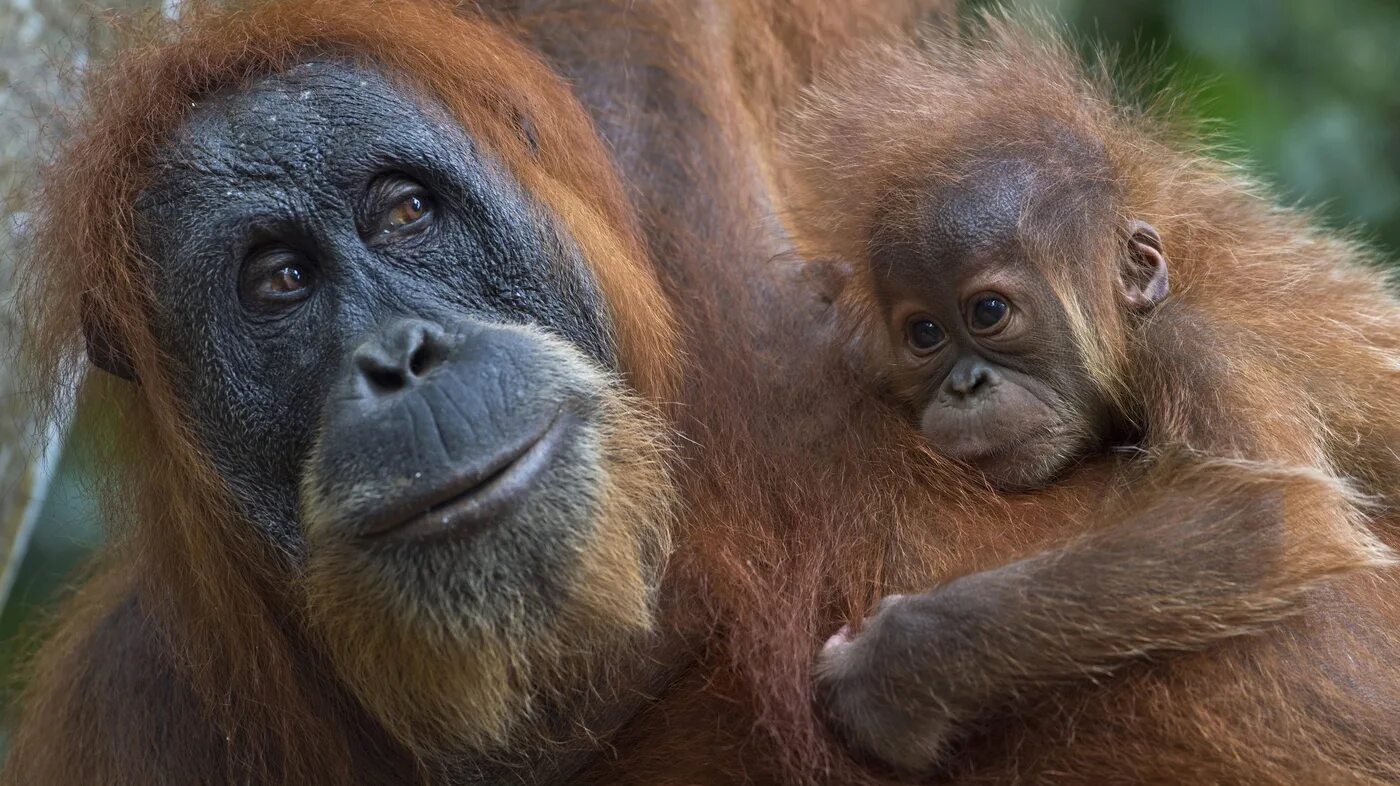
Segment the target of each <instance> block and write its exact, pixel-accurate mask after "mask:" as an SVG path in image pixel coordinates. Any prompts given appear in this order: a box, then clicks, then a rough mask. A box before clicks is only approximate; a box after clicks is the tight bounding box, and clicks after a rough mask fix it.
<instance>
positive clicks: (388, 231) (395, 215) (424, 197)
mask: <svg viewBox="0 0 1400 786" xmlns="http://www.w3.org/2000/svg"><path fill="white" fill-rule="evenodd" d="M370 194H371V197H370V200H371V204H372V205H378V206H379V208H378V209H377V210H374V211H372V213H371V215H373V216H375V217H374V218H373V221H372V223H371V228H370V230H369V233H368V234H367V235H366V236H365V239H366V240H368V241H370V242H374V241H379V240H389V239H391V238H394V237H400V236H406V235H413V234H417V233H418V232H421V231H423V230H424V229H427V228H428V226H429V225H430V224H432V222H433V208H434V204H433V198H432V196H431V195H430V194H429V193H428V190H427V189H426V188H424V187H423V186H421V185H419V184H418V183H416V182H414V181H413V180H410V179H408V178H405V177H398V176H395V177H390V178H386V179H384V180H381V181H380V182H379V183H377V184H375V185H374V186H373V187H372V188H371V191H370Z"/></svg>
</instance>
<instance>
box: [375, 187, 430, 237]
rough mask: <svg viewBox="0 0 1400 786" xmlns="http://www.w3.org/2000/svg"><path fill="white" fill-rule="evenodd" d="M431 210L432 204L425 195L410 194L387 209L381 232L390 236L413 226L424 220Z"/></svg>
mask: <svg viewBox="0 0 1400 786" xmlns="http://www.w3.org/2000/svg"><path fill="white" fill-rule="evenodd" d="M432 210H433V208H432V202H431V201H429V200H428V197H427V195H426V194H410V195H409V196H407V197H404V198H403V199H402V200H400V201H399V203H398V204H396V205H394V206H393V207H392V208H390V209H389V212H388V214H387V215H385V217H384V224H383V229H382V232H383V233H384V234H390V233H392V232H397V231H400V230H403V229H407V228H408V227H411V226H414V225H415V224H417V223H418V222H419V221H422V220H424V219H426V218H427V217H428V215H429V214H430V213H432Z"/></svg>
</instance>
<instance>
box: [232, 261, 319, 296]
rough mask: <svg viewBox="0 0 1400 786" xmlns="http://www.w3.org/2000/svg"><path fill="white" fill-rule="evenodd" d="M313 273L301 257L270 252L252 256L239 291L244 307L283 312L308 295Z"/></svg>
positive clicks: (245, 269)
mask: <svg viewBox="0 0 1400 786" xmlns="http://www.w3.org/2000/svg"><path fill="white" fill-rule="evenodd" d="M313 283H314V282H313V273H312V269H311V266H310V264H308V263H307V261H306V260H305V259H303V258H302V257H301V255H299V254H297V253H296V252H293V251H290V250H288V249H274V250H270V251H265V252H262V253H260V254H257V255H255V256H253V257H252V258H251V259H250V260H249V262H248V264H247V265H246V266H245V268H244V272H243V282H242V285H241V286H240V287H239V288H240V290H241V292H242V297H243V302H244V305H246V306H247V307H249V308H251V309H254V310H258V311H272V310H277V309H279V308H285V307H287V306H289V305H291V304H293V303H297V302H299V301H301V300H304V299H306V297H307V296H309V295H310V294H311V287H312V284H313Z"/></svg>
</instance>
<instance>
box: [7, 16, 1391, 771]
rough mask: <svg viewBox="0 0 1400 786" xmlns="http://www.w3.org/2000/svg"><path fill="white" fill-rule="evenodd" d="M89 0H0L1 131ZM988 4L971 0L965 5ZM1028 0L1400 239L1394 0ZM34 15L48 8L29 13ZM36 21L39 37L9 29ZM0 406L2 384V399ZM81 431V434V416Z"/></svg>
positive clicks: (42, 559) (71, 520)
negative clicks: (46, 54) (43, 52)
mask: <svg viewBox="0 0 1400 786" xmlns="http://www.w3.org/2000/svg"><path fill="white" fill-rule="evenodd" d="M830 1H831V2H838V1H839V0H830ZM167 2H168V0H167ZM116 4H121V3H116ZM85 5H86V4H80V3H65V2H63V1H62V0H48V2H44V1H43V0H37V1H36V2H31V0H0V112H8V113H10V115H9V116H8V117H0V119H3V120H4V121H5V123H4V125H5V126H6V127H7V128H8V127H10V126H11V124H27V125H26V126H25V128H22V129H21V131H28V135H27V136H26V135H24V134H20V135H19V136H15V135H14V133H12V132H10V131H7V134H8V136H7V139H8V140H14V139H28V138H31V137H33V136H34V133H33V130H34V129H37V128H39V121H40V120H42V118H39V117H34V116H32V115H33V113H32V112H31V113H30V116H21V115H19V114H14V111H15V108H16V106H17V105H18V104H17V102H16V101H15V100H14V99H15V98H16V97H19V98H20V99H23V98H24V97H25V96H26V95H28V93H29V91H32V89H33V88H34V87H35V86H34V85H32V84H30V81H31V80H32V78H33V77H29V76H22V74H25V73H30V74H33V73H36V72H34V71H32V70H31V71H29V72H26V71H24V69H21V68H18V67H16V66H18V65H20V64H22V63H25V62H33V60H34V58H35V57H36V55H35V53H34V52H35V49H34V47H36V46H39V45H43V44H48V45H49V46H50V47H51V50H52V51H54V52H56V53H57V54H56V55H52V56H54V57H58V58H64V57H69V58H71V57H72V56H73V52H75V51H76V52H78V53H79V54H78V57H79V58H81V57H82V56H83V55H82V52H83V50H82V49H80V48H77V49H75V48H74V47H73V46H72V45H71V44H70V43H68V42H65V41H64V40H63V39H62V36H63V35H64V32H63V31H64V30H65V29H70V28H72V27H73V21H72V18H71V17H72V13H73V9H74V8H79V7H83V6H85ZM126 5H128V6H130V5H147V3H144V2H141V0H133V2H129V3H126ZM156 5H158V4H156ZM987 5H989V4H988V3H985V2H979V1H977V0H974V2H972V3H971V4H970V6H971V8H973V9H975V8H981V7H986V6H987ZM1023 5H1028V6H1032V7H1035V8H1038V9H1041V10H1042V11H1043V12H1044V13H1046V14H1049V15H1051V16H1053V17H1057V18H1060V19H1063V20H1064V21H1065V22H1066V23H1067V24H1068V25H1069V26H1070V28H1071V29H1073V30H1074V31H1076V33H1077V35H1078V37H1079V39H1080V40H1082V41H1085V42H1086V46H1089V45H1091V42H1092V45H1105V44H1106V45H1108V46H1109V47H1112V48H1114V49H1116V50H1117V51H1118V52H1119V53H1120V56H1121V60H1122V61H1123V62H1125V63H1126V64H1128V65H1132V66H1140V65H1144V64H1146V65H1147V67H1148V68H1149V69H1150V70H1149V72H1150V73H1151V74H1154V75H1155V76H1154V79H1156V80H1157V86H1158V87H1163V86H1168V85H1170V86H1172V87H1174V88H1176V89H1183V90H1185V91H1187V95H1189V96H1190V100H1189V101H1188V105H1189V106H1188V111H1191V112H1194V113H1196V114H1198V115H1201V116H1205V117H1212V118H1218V119H1219V120H1220V123H1219V124H1218V126H1217V127H1216V131H1217V132H1218V133H1219V135H1220V140H1221V141H1224V142H1225V143H1226V144H1227V146H1228V147H1229V148H1232V149H1233V150H1234V151H1235V153H1236V154H1238V156H1239V157H1240V158H1242V159H1245V160H1248V161H1250V162H1252V164H1253V166H1252V168H1253V169H1254V171H1255V172H1257V173H1258V174H1259V175H1261V176H1262V177H1263V178H1264V179H1266V180H1268V181H1271V182H1273V183H1274V184H1275V185H1276V186H1277V187H1278V189H1279V191H1280V193H1281V194H1282V196H1283V198H1284V199H1286V200H1289V201H1296V202H1298V203H1301V204H1305V205H1310V206H1317V207H1319V208H1320V209H1321V212H1322V214H1323V216H1324V217H1325V219H1326V220H1327V221H1328V222H1329V223H1331V224H1332V225H1334V226H1337V227H1353V228H1357V229H1359V231H1360V232H1361V234H1362V236H1363V237H1367V238H1370V239H1371V240H1372V241H1374V242H1375V243H1376V244H1377V245H1378V246H1379V247H1381V248H1382V249H1383V250H1384V251H1385V252H1386V253H1387V254H1388V255H1389V256H1390V257H1392V258H1394V257H1395V255H1396V252H1397V251H1400V2H1397V0H1330V1H1328V2H1323V1H1320V0H1175V1H1174V2H1152V1H1151V0H1031V1H1029V2H1026V3H1023ZM65 14H68V16H65ZM36 17H45V19H41V20H40V22H37V23H36V22H35V21H34V20H35V18H36ZM55 19H56V20H60V25H59V28H58V29H59V32H58V33H57V34H56V37H55V38H47V37H46V35H45V34H44V33H43V30H44V29H48V30H52V29H54V26H53V25H52V24H50V25H49V27H48V28H43V24H42V22H45V21H48V22H52V21H53V20H55ZM36 24H38V25H39V28H34V25H36ZM7 25H8V30H7V29H6V28H7ZM20 25H24V26H25V27H23V28H21V27H20ZM31 28H33V29H35V30H36V32H35V34H34V35H32V36H30V35H20V33H22V32H23V31H24V30H30V29H31ZM41 28H42V29H41ZM44 73H45V74H46V75H48V72H44ZM46 78H47V76H46ZM6 99H9V102H8V103H6V102H5V101H6ZM5 155H8V156H9V157H10V160H9V161H6V160H4V158H5ZM5 155H0V174H3V172H4V168H5V166H6V165H7V164H10V165H13V164H14V161H15V157H16V156H17V155H19V154H17V153H15V152H14V151H8V152H5ZM1232 157H1234V155H1232ZM11 169H12V171H14V168H13V166H12V167H11ZM14 209H15V208H14V207H13V206H10V207H9V210H10V211H13V210H14ZM9 217H10V216H7V218H9ZM3 272H4V271H3V270H0V273H3ZM3 403H4V399H3V397H0V407H2V406H3ZM76 430H77V431H78V432H81V431H82V428H81V423H80V424H79V425H78V426H77V427H76ZM3 440H4V437H3V435H0V443H3ZM70 442H72V444H71V445H70V447H69V448H68V449H66V450H65V451H64V452H63V455H62V458H61V461H60V462H59V464H58V471H57V474H56V480H55V482H54V484H53V486H52V488H51V490H50V493H49V499H48V501H47V503H46V504H45V505H44V507H43V509H42V512H41V514H40V516H39V520H38V525H37V527H36V529H35V534H34V538H33V541H32V544H31V546H30V548H29V550H28V552H27V554H26V556H25V558H24V561H23V563H22V565H21V570H20V572H19V575H18V580H17V582H16V585H15V590H14V593H13V594H12V596H11V599H10V602H9V603H8V604H7V607H6V608H5V609H4V610H3V613H2V614H0V678H3V679H4V683H5V684H7V685H12V684H13V678H12V673H13V672H12V666H13V664H14V662H15V661H16V659H17V658H18V657H19V655H20V654H21V653H22V652H23V651H24V649H25V648H26V646H27V645H26V644H25V643H24V639H23V638H22V637H21V636H20V635H19V633H18V631H21V630H32V629H33V627H34V622H35V620H36V619H38V618H39V617H40V615H41V613H42V612H41V611H40V610H42V609H44V608H47V607H48V606H49V604H50V603H51V601H52V599H53V598H54V597H55V595H56V593H57V592H59V590H60V588H61V587H62V586H63V585H64V582H65V580H67V579H68V578H69V577H71V576H72V575H73V574H72V571H73V570H74V566H75V565H77V564H78V562H79V561H80V559H81V557H82V556H83V555H85V554H86V553H88V551H89V550H90V549H91V547H92V546H93V545H94V544H95V543H96V542H98V540H99V539H100V536H99V534H98V533H99V529H98V528H97V527H96V526H95V518H96V517H95V514H94V513H93V511H92V509H91V506H90V503H89V502H88V501H87V500H86V499H85V497H84V495H83V493H82V491H83V489H84V487H85V485H86V484H85V478H89V477H91V475H90V472H91V463H90V462H89V461H88V460H87V459H86V458H85V451H84V450H82V449H81V447H80V445H81V433H78V434H75V435H74V439H72V440H70ZM0 447H3V444H0ZM2 750H3V736H2V735H0V751H2Z"/></svg>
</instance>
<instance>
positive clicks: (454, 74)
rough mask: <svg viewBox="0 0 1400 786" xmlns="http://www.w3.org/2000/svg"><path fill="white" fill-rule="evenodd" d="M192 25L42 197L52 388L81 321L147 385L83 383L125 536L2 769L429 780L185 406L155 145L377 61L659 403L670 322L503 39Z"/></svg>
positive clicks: (367, 28) (150, 56)
mask: <svg viewBox="0 0 1400 786" xmlns="http://www.w3.org/2000/svg"><path fill="white" fill-rule="evenodd" d="M185 20H186V21H185V22H184V23H183V24H181V25H179V26H170V27H169V28H168V29H163V30H158V31H155V32H153V33H151V34H149V35H148V36H147V37H145V38H143V39H142V43H140V44H139V45H133V46H131V47H129V48H128V49H127V51H125V52H124V53H123V54H122V55H121V56H120V57H119V58H118V59H117V60H116V62H114V63H113V64H111V65H110V66H108V67H107V68H105V69H103V70H101V71H99V72H98V74H97V76H96V78H95V79H94V80H93V81H92V83H91V85H90V86H89V91H88V93H87V96H86V102H85V106H86V108H87V110H88V115H87V116H86V117H84V118H82V119H81V121H80V122H79V124H78V132H77V133H76V134H74V136H73V137H72V138H71V139H70V140H69V141H68V142H67V143H66V145H65V147H64V149H63V150H62V151H61V152H60V155H59V157H58V159H57V165H56V166H54V167H53V168H51V169H50V170H49V171H48V172H47V173H46V180H45V183H44V186H43V189H42V207H41V210H40V215H41V222H40V225H39V226H38V228H37V232H36V234H35V237H36V241H35V243H34V244H33V249H34V254H33V257H32V259H31V260H30V262H29V267H27V268H26V274H27V278H26V280H25V281H26V289H25V293H24V294H25V300H24V304H25V306H26V309H27V314H28V316H29V317H30V318H31V320H30V321H31V323H32V324H33V325H34V328H35V332H34V335H33V336H32V337H31V341H30V343H29V346H28V350H29V352H28V357H29V359H30V360H31V361H32V363H33V367H32V368H31V369H30V371H31V373H32V375H33V377H32V378H33V380H34V382H35V384H36V387H39V388H41V389H45V390H54V391H61V390H63V389H64V385H63V383H64V382H65V381H67V380H68V379H70V376H69V375H70V374H71V373H72V372H73V371H74V369H76V368H77V367H78V363H79V361H80V358H81V353H82V336H83V331H82V323H83V321H84V319H87V320H92V321H94V322H96V323H97V324H100V325H101V326H102V327H103V329H105V330H107V331H110V332H112V333H114V334H115V335H117V336H120V337H121V340H122V344H123V347H124V348H125V350H126V351H127V354H128V355H129V356H130V359H131V361H132V363H133V365H134V367H135V371H136V374H137V376H138V378H139V379H140V384H139V386H132V385H128V384H125V383H120V382H114V381H112V380H108V379H94V380H91V381H90V383H89V386H88V387H89V390H88V391H87V392H88V393H89V394H91V395H92V396H93V397H94V398H95V399H100V400H101V402H102V403H103V404H105V405H110V406H113V407H115V408H116V409H117V411H118V413H119V414H118V423H117V425H116V428H115V430H114V432H115V433H113V434H111V435H109V436H110V437H111V441H112V450H111V454H110V455H109V456H108V458H109V464H110V466H111V468H112V470H113V475H114V476H113V477H112V478H111V482H110V484H109V486H110V488H109V490H110V494H109V495H108V497H107V499H106V507H107V513H108V515H109V517H110V518H111V519H112V521H113V523H114V526H115V527H116V531H115V532H114V537H113V543H112V544H111V545H109V546H108V547H107V549H106V553H105V554H104V555H103V559H102V567H101V568H100V569H99V571H98V576H97V577H96V578H94V579H92V580H91V581H90V582H89V583H88V585H87V586H86V587H84V588H83V590H82V591H81V592H80V593H79V596H78V597H77V598H76V599H75V600H74V601H73V602H72V603H71V604H70V609H69V611H68V612H67V615H66V618H65V620H64V623H63V625H62V627H61V629H60V630H59V631H58V633H57V634H56V636H55V637H54V639H53V640H52V641H51V642H50V643H49V645H48V646H47V647H46V648H45V649H44V650H43V651H42V652H41V653H40V654H39V656H38V658H37V672H36V674H35V675H34V678H33V683H32V686H31V688H30V690H29V693H28V697H27V699H26V701H25V708H24V716H23V717H24V722H23V724H22V726H21V728H20V731H19V733H18V736H17V737H16V738H15V741H14V747H13V748H12V751H11V753H10V757H9V760H10V765H9V767H8V768H7V770H6V777H7V779H9V781H10V782H14V783H157V782H169V780H170V779H171V778H175V779H176V780H180V781H181V782H188V781H185V780H184V779H185V778H189V779H190V780H191V781H193V780H208V781H211V782H222V781H223V780H224V779H225V778H233V779H236V780H239V781H244V780H247V779H253V780H258V781H262V780H266V781H268V782H279V783H314V782H324V783H346V782H351V781H352V780H356V779H363V780H370V781H375V780H380V779H383V778H387V777H394V778H412V777H414V776H413V775H412V773H413V770H414V767H415V764H414V762H413V761H412V760H411V759H409V758H407V757H406V756H405V755H404V752H403V750H401V749H400V747H399V745H397V744H395V743H391V742H389V741H388V739H387V738H386V737H385V735H384V734H383V733H382V732H381V731H379V730H378V729H376V728H375V727H374V725H373V724H372V723H370V722H368V720H367V718H366V717H365V716H364V714H363V712H362V711H360V710H359V709H358V708H356V705H355V703H354V701H353V700H352V699H351V697H349V696H346V695H345V692H344V689H343V688H342V687H339V686H337V685H336V684H334V681H333V680H330V679H328V677H327V670H326V666H325V664H324V662H322V660H321V657H322V656H321V655H318V654H316V651H315V649H314V648H312V647H310V646H308V641H307V637H306V633H305V631H304V630H303V629H302V625H301V623H300V622H299V620H298V615H299V614H300V611H299V610H298V603H299V600H298V598H297V597H296V594H295V588H296V584H295V582H294V581H291V580H290V579H291V578H292V577H291V576H289V574H288V569H287V565H286V562H285V560H284V559H283V558H281V557H280V556H279V555H277V554H275V553H273V551H272V547H271V546H270V544H267V543H265V542H263V541H262V540H261V539H260V538H259V537H258V536H257V535H256V534H254V531H253V530H252V529H251V528H249V527H248V526H247V525H246V524H244V523H243V522H240V521H238V520H237V517H236V516H235V515H234V514H233V513H232V511H231V509H230V504H229V502H228V498H227V493H226V491H225V489H223V488H222V487H221V484H220V481H219V479H218V478H217V476H215V475H214V473H213V471H212V469H211V468H210V466H209V465H208V463H207V461H206V460H205V459H204V458H203V456H202V455H201V454H200V452H199V451H198V450H197V449H196V448H195V447H194V445H193V444H192V443H191V438H190V436H189V434H188V431H187V426H186V423H185V422H184V420H183V416H184V413H182V410H181V407H180V402H178V401H176V400H174V399H173V397H172V393H171V389H170V386H169V384H168V382H167V377H166V375H165V373H164V372H163V368H162V358H161V357H160V352H159V350H158V348H157V345H156V343H155V339H154V338H153V336H152V335H151V334H150V331H149V329H148V325H147V317H146V315H147V314H148V313H149V310H148V309H149V308H150V305H151V304H149V303H147V302H145V296H146V289H145V288H144V287H143V286H142V285H141V284H142V277H143V276H144V275H147V273H146V272H144V271H143V268H142V265H141V262H140V260H139V258H138V257H137V255H136V252H135V250H134V241H133V239H132V212H133V211H132V203H133V199H134V196H135V194H136V193H137V192H138V190H139V189H140V188H141V186H142V183H143V181H144V179H145V178H146V177H147V175H148V173H147V172H146V171H145V169H144V168H145V167H146V166H147V165H148V162H149V160H150V158H151V156H152V155H153V151H154V149H155V147H156V146H157V145H158V144H160V142H161V141H162V140H163V139H165V138H166V137H167V136H168V135H169V134H170V133H171V132H172V131H173V130H174V129H176V128H177V127H178V126H179V124H180V123H181V121H182V118H183V117H184V116H185V115H186V113H187V112H188V111H189V108H190V107H191V106H192V104H193V103H194V102H197V101H198V100H199V99H200V98H201V97H202V96H203V95H205V94H206V93H208V92H209V91H213V90H218V89H220V88H223V87H229V86H237V85H239V84H242V83H245V82H246V81H247V80H249V79H252V78H254V77H256V76H258V75H260V74H265V73H269V72H274V71H277V70H279V69H283V68H285V67H287V66H288V65H289V64H291V63H294V62H296V61H298V60H299V59H303V58H306V57H308V56H349V57H362V58H365V59H367V60H368V61H370V62H372V63H375V64H377V65H378V66H380V67H382V68H385V69H387V70H388V72H389V73H391V74H392V75H394V76H395V77H397V78H402V79H406V80H408V81H409V82H410V83H413V84H415V85H417V86H418V87H419V88H421V89H422V90H424V91H425V92H426V93H427V94H428V95H431V96H437V97H440V98H441V99H442V101H443V103H444V104H445V105H446V107H447V108H448V110H449V111H451V112H452V113H454V114H455V116H456V117H457V118H458V119H459V120H460V121H461V122H462V124H463V125H464V126H465V127H466V128H468V129H469V130H470V131H471V132H472V133H473V135H474V136H475V138H476V139H477V140H478V141H479V142H480V143H481V144H482V145H483V147H485V148H486V149H488V150H490V151H491V152H492V153H493V154H495V155H496V156H497V157H498V158H499V159H500V160H502V161H504V162H505V164H506V165H507V166H508V167H509V169H510V170H511V171H512V172H513V173H514V174H515V175H516V177H517V178H519V180H520V181H521V182H522V183H523V184H524V185H525V187H527V188H528V189H529V190H530V191H531V192H532V193H533V194H534V195H535V196H536V197H537V198H538V199H539V200H540V201H541V203H543V204H544V205H546V206H548V207H549V208H550V209H551V210H553V211H554V213H555V214H556V215H558V216H560V217H561V218H562V220H563V222H564V224H565V225H567V226H568V227H569V228H570V232H571V233H573V236H574V237H575V238H576V239H577V241H578V242H579V244H580V246H581V247H582V248H583V249H584V251H585V254H586V256H587V258H588V259H589V260H590V262H591V263H592V264H593V266H594V270H595V273H596V275H597V277H598V280H599V282H600V284H601V288H602V290H603V291H604V293H605V295H606V296H607V298H608V301H609V302H610V303H611V304H612V306H613V308H614V314H613V317H614V321H615V326H616V329H617V331H618V337H619V344H620V346H621V348H622V349H621V351H622V354H623V362H624V367H625V371H626V373H627V375H628V378H629V381H630V382H631V384H632V385H633V386H634V387H635V388H636V389H637V390H638V391H640V392H642V393H643V394H644V395H647V396H649V397H651V398H652V399H653V400H654V401H657V402H667V401H670V400H672V399H673V398H674V390H675V379H676V376H675V375H676V372H677V369H676V367H675V363H674V361H673V359H672V357H673V350H672V347H673V346H674V337H673V334H672V325H671V323H670V320H669V310H668V308H667V306H666V303H665V301H664V300H663V298H662V295H661V292H660V290H659V289H658V288H657V285H656V279H655V278H654V277H653V276H652V275H651V273H650V272H649V271H648V269H647V268H646V267H645V265H644V261H643V257H642V254H641V248H640V245H639V243H638V241H637V239H636V237H635V235H634V234H633V230H634V219H633V217H632V216H631V214H630V211H629V208H628V206H627V204H626V201H625V199H624V198H623V196H622V191H621V189H620V187H619V184H618V181H617V179H616V177H615V176H614V174H613V170H612V167H611V165H610V163H609V160H608V158H607V156H606V154H605V153H604V151H603V148H602V146H601V144H599V142H598V139H597V136H596V134H595V133H594V132H593V130H592V128H591V125H590V123H589V120H588V118H587V116H586V115H585V114H584V113H583V112H582V111H580V109H579V107H578V105H577V103H576V102H575V101H574V99H573V97H572V96H571V95H570V94H569V92H568V90H567V89H566V87H565V86H564V85H563V83H562V81H561V80H559V79H558V78H557V77H556V76H555V75H554V74H553V73H552V72H551V71H550V70H549V69H548V68H547V67H546V66H544V65H543V64H542V63H541V62H540V61H539V59H538V58H536V57H535V56H533V55H532V54H531V53H530V52H529V51H528V50H526V49H525V48H523V47H521V46H519V45H518V44H516V43H515V42H514V41H513V40H512V39H511V38H510V37H509V36H507V35H506V34H504V33H503V32H502V31H501V30H500V29H499V28H498V27H496V26H495V25H492V24H490V23H488V22H485V21H482V20H473V19H471V18H469V17H463V16H458V15H456V14H454V12H453V9H451V8H450V7H448V6H445V5H443V4H439V3H433V2H424V3H409V2H396V3H369V2H339V1H338V0H337V1H335V2H331V1H329V0H327V1H326V2H314V1H313V2H289V3H264V4H258V5H255V6H254V7H252V8H251V9H250V10H248V11H243V12H239V13H221V12H218V11H216V10H212V9H207V8H202V7H198V6H195V7H191V8H189V9H188V12H187V15H186V16H185ZM522 121H523V122H528V123H529V132H528V137H529V138H527V133H526V132H525V131H524V130H523V129H522V125H521V124H522ZM52 403H53V402H50V404H52ZM654 491H661V493H665V492H664V490H663V489H655V490H654ZM427 676H428V677H429V678H431V675H427ZM400 742H411V741H400ZM386 773H395V775H393V776H389V775H386Z"/></svg>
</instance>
